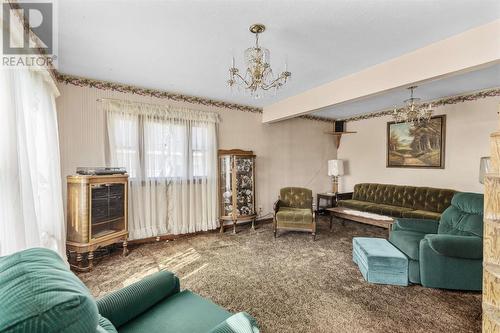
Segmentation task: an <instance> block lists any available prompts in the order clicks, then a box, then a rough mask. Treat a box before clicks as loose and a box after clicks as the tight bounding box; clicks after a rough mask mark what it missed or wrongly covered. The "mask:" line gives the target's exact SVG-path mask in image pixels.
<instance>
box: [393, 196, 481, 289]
mask: <svg viewBox="0 0 500 333" xmlns="http://www.w3.org/2000/svg"><path fill="white" fill-rule="evenodd" d="M389 241H390V242H391V243H392V244H393V245H394V246H396V247H397V248H398V249H399V250H401V252H403V253H404V254H405V255H406V256H407V257H408V260H409V262H408V265H409V266H408V273H409V274H408V277H409V280H410V282H413V283H420V284H422V285H423V286H425V287H432V288H443V289H459V290H481V289H482V259H483V195H482V194H478V193H456V194H455V195H454V196H453V199H452V200H451V206H450V207H448V208H447V209H446V210H445V211H444V212H443V214H442V215H441V219H440V220H439V223H438V222H436V221H434V220H424V219H409V218H407V219H405V218H402V219H397V220H396V222H395V223H394V224H393V226H392V232H391V235H390V237H389Z"/></svg>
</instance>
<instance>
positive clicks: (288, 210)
mask: <svg viewBox="0 0 500 333" xmlns="http://www.w3.org/2000/svg"><path fill="white" fill-rule="evenodd" d="M279 229H284V230H295V231H307V232H311V233H312V236H313V240H314V239H315V237H316V221H315V218H314V211H313V196H312V191H311V190H309V189H307V188H302V187H285V188H282V189H281V190H280V196H279V199H278V201H276V202H275V204H274V237H275V238H276V233H277V231H278V230H279Z"/></svg>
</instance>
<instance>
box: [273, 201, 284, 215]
mask: <svg viewBox="0 0 500 333" xmlns="http://www.w3.org/2000/svg"><path fill="white" fill-rule="evenodd" d="M281 204H282V201H281V200H280V199H278V200H276V201H275V202H274V204H273V210H274V214H276V213H277V212H278V211H279V210H280V207H281Z"/></svg>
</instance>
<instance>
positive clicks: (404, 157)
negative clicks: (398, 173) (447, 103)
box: [386, 115, 446, 169]
mask: <svg viewBox="0 0 500 333" xmlns="http://www.w3.org/2000/svg"><path fill="white" fill-rule="evenodd" d="M445 145H446V115H439V116H434V117H431V118H430V119H429V120H428V121H426V122H416V123H412V122H410V123H405V122H395V121H392V122H388V123H387V147H386V148H387V159H386V166H387V167H388V168H416V169H421V168H424V169H444V164H445V163H444V162H445Z"/></svg>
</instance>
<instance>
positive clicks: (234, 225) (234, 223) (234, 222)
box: [233, 220, 236, 235]
mask: <svg viewBox="0 0 500 333" xmlns="http://www.w3.org/2000/svg"><path fill="white" fill-rule="evenodd" d="M233 234H235V235H236V220H234V221H233Z"/></svg>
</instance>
